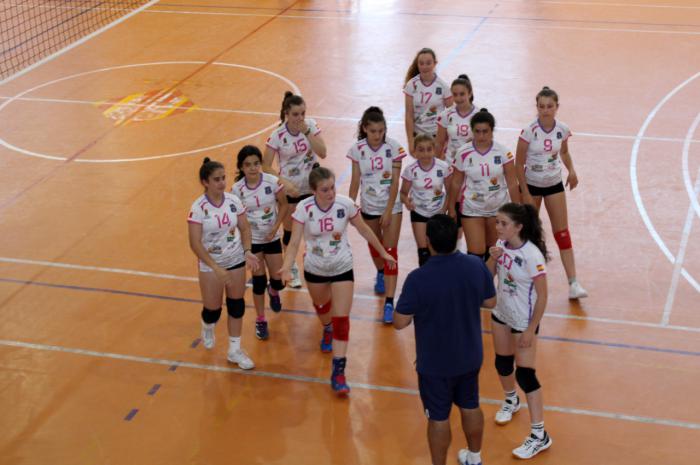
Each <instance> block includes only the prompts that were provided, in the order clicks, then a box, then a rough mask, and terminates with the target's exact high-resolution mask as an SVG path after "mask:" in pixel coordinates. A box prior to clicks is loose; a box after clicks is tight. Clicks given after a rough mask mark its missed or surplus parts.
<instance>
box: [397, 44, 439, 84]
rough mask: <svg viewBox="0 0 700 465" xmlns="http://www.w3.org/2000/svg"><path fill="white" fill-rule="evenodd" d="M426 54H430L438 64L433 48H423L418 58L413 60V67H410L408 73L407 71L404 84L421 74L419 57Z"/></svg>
mask: <svg viewBox="0 0 700 465" xmlns="http://www.w3.org/2000/svg"><path fill="white" fill-rule="evenodd" d="M424 53H429V54H430V55H432V57H433V60H435V63H437V57H436V56H435V52H434V51H433V49H432V48H427V47H425V48H422V49H420V50H418V53H416V57H415V58H414V59H413V61H412V62H411V66H409V67H408V71H406V79H405V80H404V84H406V83H407V82H408V81H410V80H411V79H413V78H414V77H416V76H417V75H418V74H419V72H418V57H419V56H421V55H423V54H424Z"/></svg>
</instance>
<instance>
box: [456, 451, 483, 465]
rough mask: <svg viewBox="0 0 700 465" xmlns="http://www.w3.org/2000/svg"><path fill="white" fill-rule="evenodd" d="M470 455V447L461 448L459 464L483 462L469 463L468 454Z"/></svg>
mask: <svg viewBox="0 0 700 465" xmlns="http://www.w3.org/2000/svg"><path fill="white" fill-rule="evenodd" d="M468 455H469V449H460V450H459V452H458V453H457V461H458V462H459V465H481V462H477V463H469V462H467V456H468Z"/></svg>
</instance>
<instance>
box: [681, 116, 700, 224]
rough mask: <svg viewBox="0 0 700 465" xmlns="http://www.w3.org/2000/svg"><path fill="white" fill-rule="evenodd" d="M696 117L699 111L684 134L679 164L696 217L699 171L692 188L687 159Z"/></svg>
mask: <svg viewBox="0 0 700 465" xmlns="http://www.w3.org/2000/svg"><path fill="white" fill-rule="evenodd" d="M698 118H700V113H698V114H697V115H696V116H695V121H693V124H692V125H691V127H690V128H688V133H687V134H686V135H685V139H684V140H683V156H682V160H681V165H682V171H683V184H685V191H686V192H687V193H688V197H689V198H690V206H691V207H692V208H693V210H695V214H696V215H698V218H700V203H699V202H698V189H697V182H698V179H700V173H698V177H697V178H696V179H695V182H696V187H695V188H693V180H692V179H691V178H690V166H689V160H688V159H689V158H690V143H691V142H692V141H693V140H694V139H693V135H694V134H695V131H696V130H697V127H698Z"/></svg>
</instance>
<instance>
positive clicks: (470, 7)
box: [0, 0, 700, 465]
mask: <svg viewBox="0 0 700 465" xmlns="http://www.w3.org/2000/svg"><path fill="white" fill-rule="evenodd" d="M424 46H430V47H432V48H434V49H435V50H436V51H437V53H438V60H439V62H440V68H439V71H438V72H439V74H440V75H441V76H442V77H443V78H444V79H445V80H447V81H451V80H452V79H453V78H454V77H455V76H456V75H457V74H459V73H462V72H466V73H468V74H469V76H470V77H471V78H472V81H473V82H474V88H475V95H476V102H477V103H478V104H479V105H480V106H486V107H488V108H489V110H491V111H492V112H493V113H494V114H495V116H496V118H497V123H498V130H497V139H498V140H499V141H501V142H503V143H505V144H507V145H509V146H510V147H514V146H515V142H516V138H517V135H518V132H519V129H520V128H521V127H523V126H524V125H525V124H527V123H528V122H529V121H530V120H531V118H533V117H534V114H535V113H534V110H535V109H534V95H535V93H536V92H537V91H538V90H539V89H540V88H541V87H542V86H543V85H548V86H550V87H552V88H554V89H556V90H557V91H558V92H559V94H560V97H561V108H560V113H559V117H560V118H561V119H562V120H564V121H566V122H567V123H568V124H569V125H570V126H571V128H572V130H573V132H574V135H575V137H574V138H573V139H572V142H571V150H572V154H573V157H574V161H575V164H576V166H577V171H578V175H579V179H580V181H581V183H580V186H579V188H577V189H576V190H575V191H573V192H571V193H570V195H569V197H568V198H569V211H570V223H571V230H572V234H573V237H574V244H575V250H576V253H577V256H576V258H577V263H578V271H579V272H578V274H579V279H580V281H581V282H582V283H583V284H584V285H585V287H586V288H587V289H588V291H589V293H590V297H589V298H588V299H585V300H583V301H582V302H581V303H580V304H572V303H570V302H569V301H568V300H567V297H566V291H567V287H566V283H565V277H564V272H563V269H562V267H561V264H560V262H559V260H558V258H555V259H554V260H553V261H552V264H551V270H550V273H549V275H550V280H549V282H550V294H551V297H550V303H549V306H548V309H547V315H546V316H545V320H544V323H543V328H542V338H541V339H542V340H541V343H540V354H539V372H540V373H541V375H540V379H541V381H542V384H543V386H544V394H545V403H546V405H547V408H548V410H547V411H546V413H545V415H546V422H547V429H548V430H549V431H550V433H551V435H552V437H553V438H554V446H553V447H552V448H551V449H550V450H549V451H547V452H546V453H543V454H541V455H540V456H538V457H537V458H535V459H534V461H535V462H537V463H543V464H545V463H546V464H567V465H568V464H586V465H590V464H593V463H615V464H635V465H638V464H658V463H668V464H674V465H675V464H688V465H690V464H697V463H698V451H699V450H700V447H699V446H698V444H699V443H700V396H698V395H696V392H695V391H696V389H695V387H696V386H697V385H698V384H699V383H700V284H698V282H699V281H700V245H699V243H700V241H698V239H699V238H700V232H699V231H700V230H699V229H698V228H699V227H700V224H699V222H700V206H699V205H698V200H697V197H698V190H699V187H700V184H698V177H699V174H700V171H699V170H700V145H699V144H698V142H700V131H698V128H697V126H698V123H699V122H700V117H699V116H698V115H699V112H700V59H699V58H698V57H700V4H698V3H697V1H693V0H629V1H628V0H615V1H614V2H612V1H611V2H606V1H602V0H601V1H595V0H592V1H565V0H562V1H536V0H522V1H519V0H499V1H495V0H489V1H486V0H484V1H471V0H461V1H456V2H455V1H446V0H437V1H432V2H418V1H413V0H406V1H391V0H367V1H360V0H356V1H351V0H344V1H331V0H318V1H296V2H293V1H291V0H261V1H245V0H240V1H237V2H232V1H225V0H183V1H182V2H180V1H177V0H166V1H162V2H160V3H159V4H157V5H156V6H153V7H151V8H149V9H147V10H145V11H144V12H141V13H139V14H137V15H135V16H133V17H132V18H130V19H128V20H126V21H124V22H123V23H121V24H119V25H117V26H115V27H113V28H111V29H109V30H107V31H106V32H104V33H102V34H101V35H99V36H97V37H95V38H93V39H91V40H89V41H87V42H86V43H84V44H83V45H80V46H79V47H76V48H75V49H73V50H71V51H69V52H66V53H64V54H61V55H60V56H58V57H56V58H55V59H53V60H51V61H49V62H47V63H45V64H43V65H41V66H38V67H37V68H36V69H34V70H32V71H31V72H28V73H26V74H25V75H23V76H20V77H18V78H17V79H14V80H11V81H9V82H7V83H6V84H3V85H0V98H1V99H0V144H1V145H0V167H1V169H0V238H1V240H0V393H1V394H0V412H2V420H1V421H0V463H2V464H3V465H4V464H45V463H52V464H96V463H99V464H224V463H226V464H231V463H234V464H263V463H265V464H267V463H278V464H310V465H315V464H328V463H333V464H399V463H401V464H428V463H429V461H430V460H429V456H428V451H427V443H426V441H425V438H424V428H425V419H424V417H423V414H422V409H421V406H420V400H419V398H418V396H417V392H416V388H417V386H416V379H415V372H414V369H413V360H414V345H413V334H412V330H407V331H403V332H401V333H397V332H395V331H394V330H393V329H392V328H390V327H385V326H383V325H382V324H381V323H380V322H379V321H378V320H377V318H378V317H379V310H380V300H379V299H378V298H376V297H374V296H373V295H372V266H371V264H370V262H369V257H368V254H367V252H366V247H365V246H364V244H363V242H362V240H361V239H360V238H359V236H358V235H357V234H356V233H354V232H353V233H352V236H351V237H352V243H353V245H354V250H355V269H356V277H357V280H356V298H355V301H354V304H353V310H352V315H353V320H352V331H351V343H350V349H349V366H348V379H349V380H350V381H351V383H352V384H353V391H352V394H351V397H350V399H349V400H339V399H336V398H335V397H334V396H333V395H332V394H331V391H330V389H329V387H328V385H327V383H326V378H327V375H328V371H329V359H328V356H325V355H322V354H321V353H319V352H318V350H317V337H318V333H319V327H318V324H317V321H316V319H315V317H314V314H313V312H312V307H311V305H310V300H309V297H308V295H307V294H306V292H305V291H303V290H301V291H285V293H284V296H283V304H284V307H285V311H284V312H282V313H281V314H279V315H272V314H270V325H271V339H270V340H269V341H266V342H259V341H257V340H256V339H255V338H254V337H253V318H252V317H251V316H250V315H251V314H252V309H249V311H250V313H249V314H248V316H247V317H246V320H245V324H244V339H243V345H244V347H245V348H246V349H247V350H248V352H249V353H250V354H251V356H252V358H253V359H254V360H255V361H256V363H257V368H256V369H255V370H254V371H252V372H248V373H240V372H239V371H238V370H235V369H232V368H231V367H230V366H229V365H228V364H227V362H226V358H225V344H223V343H222V342H223V341H224V340H225V338H224V328H223V327H220V328H218V331H219V341H220V343H219V345H218V346H217V347H216V348H215V349H214V350H213V351H211V352H209V351H205V350H204V349H203V348H202V347H201V345H197V344H196V340H197V338H198V336H199V334H198V333H199V322H198V314H199V308H200V305H199V304H198V300H199V290H198V287H197V283H196V279H195V276H196V268H195V260H194V257H193V255H192V253H191V252H190V251H189V249H188V247H187V239H186V227H185V216H186V213H187V211H188V208H189V206H190V205H191V202H192V200H193V199H194V198H195V197H196V196H197V195H198V194H199V193H200V186H199V184H198V182H197V174H196V172H197V169H198V167H199V165H200V163H201V159H202V158H203V157H204V156H209V157H212V158H215V159H218V160H221V161H224V162H225V163H227V165H228V167H229V172H230V173H231V174H233V172H232V168H233V161H232V160H233V158H232V157H233V155H234V154H235V153H236V152H237V150H238V148H240V146H241V145H242V144H244V143H256V144H263V143H264V140H265V138H266V136H267V134H268V133H269V132H270V131H271V129H272V128H273V127H274V125H275V124H276V120H277V117H278V114H279V104H280V101H281V97H282V94H283V92H284V91H285V90H287V89H290V88H291V89H293V90H298V91H300V92H302V93H303V95H304V96H305V98H306V100H307V102H308V112H307V113H308V114H309V115H310V116H312V117H314V118H316V119H317V121H318V123H319V125H320V126H321V127H322V129H323V131H324V138H325V141H326V143H327V145H328V147H329V157H328V161H327V165H328V166H330V167H332V168H333V169H334V170H335V171H336V173H337V175H338V181H339V183H340V186H339V190H340V191H341V192H347V188H348V183H349V164H348V162H347V160H346V158H345V152H346V151H347V148H348V147H349V146H350V145H351V143H352V141H353V138H354V134H355V130H356V121H357V119H358V118H359V116H360V115H361V113H362V111H363V110H364V109H365V108H366V107H367V106H370V105H379V106H381V107H382V108H383V109H384V110H385V112H386V114H387V115H388V116H389V118H390V124H389V133H390V135H391V136H392V137H395V138H397V139H399V140H403V139H404V129H403V123H402V121H403V109H402V108H403V97H402V93H401V87H402V82H403V75H404V73H405V70H406V68H407V66H408V63H409V62H410V60H411V59H412V57H413V55H414V53H415V52H416V51H417V50H418V49H420V48H421V47H424ZM163 89H169V90H170V93H169V95H170V96H171V97H172V98H173V99H175V98H177V99H178V100H177V102H178V104H177V105H179V106H177V108H176V105H175V104H174V103H173V101H174V100H173V101H170V102H162V103H163V105H162V106H161V107H150V108H145V109H144V108H142V107H138V104H139V102H142V101H144V99H147V98H148V95H149V94H148V93H149V92H153V91H158V90H163ZM120 102H121V103H122V105H119V103H120ZM123 103H129V104H131V106H129V105H123ZM134 108H140V110H139V111H138V112H136V114H135V113H134V111H133V109H134ZM130 112H131V113H130ZM691 199H694V200H691ZM405 216H406V218H404V225H403V230H402V241H401V246H400V247H401V249H400V250H401V255H400V263H401V270H402V271H401V276H402V277H403V276H405V274H406V272H407V271H408V270H409V269H411V268H413V267H414V266H415V265H416V257H415V256H414V255H415V248H414V246H413V238H412V235H411V231H410V225H409V223H408V218H407V216H408V215H405ZM549 242H550V244H553V241H552V240H551V235H550V236H549ZM401 282H402V280H401ZM247 298H248V300H249V302H250V294H248V295H247ZM485 316H488V315H487V314H485ZM484 321H485V324H484V329H485V334H484V344H485V365H484V369H483V373H482V376H481V384H482V386H481V394H482V396H483V402H484V403H483V407H484V410H485V413H486V415H487V418H489V419H490V418H492V417H493V415H494V413H495V411H496V408H497V405H496V404H497V400H498V399H500V397H501V395H502V394H501V390H500V386H499V384H498V380H497V377H496V373H495V370H494V369H493V367H492V359H493V347H492V344H491V340H490V335H489V334H488V328H489V325H488V319H487V318H485V319H484ZM193 346H195V347H193ZM453 420H455V422H454V424H453V444H452V450H451V452H450V456H451V457H454V455H453V454H456V450H457V449H458V448H460V447H464V439H463V437H462V436H461V434H460V432H459V430H458V425H457V422H456V420H457V418H456V416H455V415H453ZM527 431H528V419H527V414H526V413H521V414H519V415H518V416H516V419H515V420H514V422H513V424H510V425H508V426H507V427H496V425H495V424H494V423H493V422H492V421H490V420H489V421H487V425H486V436H485V442H484V449H483V457H484V463H485V464H496V463H498V464H502V463H512V462H514V461H515V460H514V459H512V458H511V455H510V450H511V449H512V448H513V447H515V446H516V445H517V444H518V443H519V442H520V441H521V440H522V439H523V438H524V436H525V435H526V433H527ZM455 462H456V461H455Z"/></svg>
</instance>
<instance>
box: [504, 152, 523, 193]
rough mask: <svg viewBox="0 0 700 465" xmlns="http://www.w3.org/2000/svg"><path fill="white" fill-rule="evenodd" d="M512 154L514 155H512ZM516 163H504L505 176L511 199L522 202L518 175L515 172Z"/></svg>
mask: <svg viewBox="0 0 700 465" xmlns="http://www.w3.org/2000/svg"><path fill="white" fill-rule="evenodd" d="M511 156H512V155H511ZM514 165H515V163H513V162H512V161H511V162H509V163H506V164H505V165H503V176H504V177H505V178H506V185H507V186H508V193H509V194H510V201H511V202H515V203H520V189H519V188H518V176H517V174H515V166H514Z"/></svg>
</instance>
